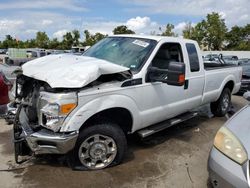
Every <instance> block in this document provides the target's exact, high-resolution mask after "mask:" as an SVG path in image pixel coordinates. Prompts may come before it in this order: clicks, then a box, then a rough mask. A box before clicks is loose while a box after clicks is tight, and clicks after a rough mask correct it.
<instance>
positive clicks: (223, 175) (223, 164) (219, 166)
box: [208, 147, 249, 188]
mask: <svg viewBox="0 0 250 188" xmlns="http://www.w3.org/2000/svg"><path fill="white" fill-rule="evenodd" d="M248 169H249V162H246V163H245V164H243V165H242V166H241V165H239V164H237V163H236V162H234V161H232V160H231V159H229V158H228V157H226V156H225V155H223V154H222V153H221V152H220V151H218V150H217V149H216V148H214V147H213V148H212V150H211V152H210V156H209V159H208V172H209V178H210V180H211V183H212V184H213V187H214V188H220V187H221V188H224V187H227V188H230V187H241V188H249V184H248V181H249V180H248V179H249V178H248V174H249V172H248V171H249V170H248Z"/></svg>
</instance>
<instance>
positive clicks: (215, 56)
mask: <svg viewBox="0 0 250 188" xmlns="http://www.w3.org/2000/svg"><path fill="white" fill-rule="evenodd" d="M204 58H205V60H206V61H217V60H218V58H219V55H218V54H208V55H206V56H205V57H204Z"/></svg>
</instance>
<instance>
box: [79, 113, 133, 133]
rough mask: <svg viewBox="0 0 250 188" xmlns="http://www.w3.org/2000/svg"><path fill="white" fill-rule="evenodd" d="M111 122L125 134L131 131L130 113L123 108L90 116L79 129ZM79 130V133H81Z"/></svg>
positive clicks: (131, 120)
mask: <svg viewBox="0 0 250 188" xmlns="http://www.w3.org/2000/svg"><path fill="white" fill-rule="evenodd" d="M103 121H105V122H107V121H110V122H113V123H116V124H117V125H119V126H120V127H121V128H122V130H123V131H124V133H125V134H127V133H129V132H131V131H132V124H133V119H132V115H131V113H130V112H129V111H128V110H127V109H125V108H110V109H106V110H103V111H101V112H98V113H97V114H95V115H93V116H91V117H90V118H89V119H88V120H87V121H86V122H85V123H84V124H83V125H82V127H81V129H84V128H85V127H86V126H92V125H94V124H96V123H100V122H103ZM81 129H80V131H81Z"/></svg>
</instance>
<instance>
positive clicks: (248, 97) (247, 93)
mask: <svg viewBox="0 0 250 188" xmlns="http://www.w3.org/2000/svg"><path fill="white" fill-rule="evenodd" d="M243 97H244V98H245V99H246V100H248V101H250V91H248V92H246V93H244V95H243Z"/></svg>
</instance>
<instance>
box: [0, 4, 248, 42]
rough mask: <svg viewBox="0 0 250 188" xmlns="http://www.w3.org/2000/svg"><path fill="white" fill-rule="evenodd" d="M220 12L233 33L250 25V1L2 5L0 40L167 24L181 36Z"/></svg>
mask: <svg viewBox="0 0 250 188" xmlns="http://www.w3.org/2000/svg"><path fill="white" fill-rule="evenodd" d="M211 12H218V13H219V14H220V15H221V17H222V18H224V19H225V20H226V25H227V26H228V28H230V27H232V26H234V25H239V26H243V25H246V24H248V23H250V0H223V1H221V0H105V1H101V0H16V1H14V0H0V40H3V39H4V38H5V35H7V34H10V35H12V36H13V37H15V38H18V39H21V40H26V39H31V38H35V35H36V32H37V31H45V32H46V33H47V34H48V36H49V37H50V38H51V39H52V38H58V39H59V40H61V39H62V36H63V35H64V34H65V33H66V32H69V31H72V30H73V29H77V30H79V31H80V33H81V35H82V37H83V31H84V30H86V29H87V30H89V31H90V32H91V33H96V32H101V33H103V34H112V30H113V29H114V28H115V27H116V26H118V25H126V26H127V27H128V28H129V29H132V30H134V31H135V32H136V33H137V34H150V33H152V32H156V33H158V32H159V28H163V29H164V28H165V26H166V24H167V23H172V24H174V25H175V32H176V33H179V34H181V31H182V29H183V28H184V27H185V23H187V22H190V23H192V24H193V25H195V24H196V23H197V22H199V21H201V20H202V19H204V18H205V17H206V15H207V14H208V13H211Z"/></svg>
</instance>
